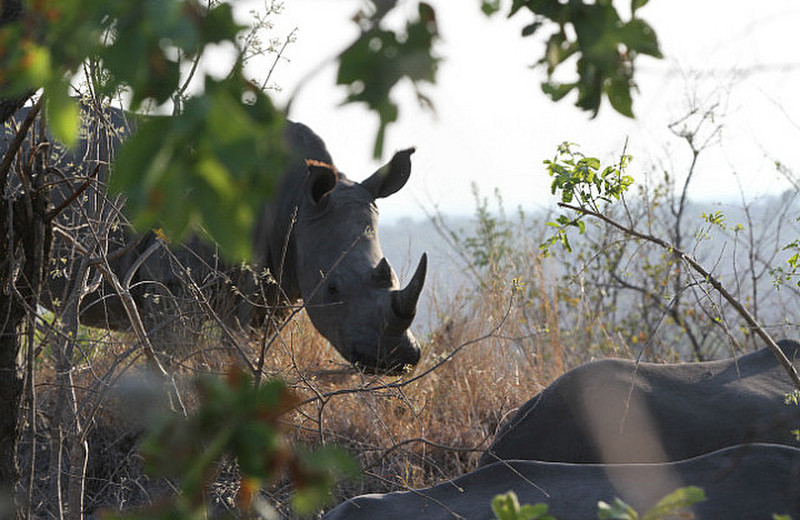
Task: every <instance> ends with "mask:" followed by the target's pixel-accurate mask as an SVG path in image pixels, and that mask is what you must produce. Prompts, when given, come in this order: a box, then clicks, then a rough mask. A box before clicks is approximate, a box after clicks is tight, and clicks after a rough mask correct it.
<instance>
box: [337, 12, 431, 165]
mask: <svg viewBox="0 0 800 520" xmlns="http://www.w3.org/2000/svg"><path fill="white" fill-rule="evenodd" d="M437 39H438V29H437V25H436V14H435V11H434V10H433V7H431V6H430V5H428V4H427V3H425V2H421V3H420V4H419V9H418V18H417V19H416V20H410V21H408V22H407V23H406V27H405V31H404V32H403V33H396V32H394V31H391V30H386V29H383V28H381V27H380V24H379V23H374V24H373V25H372V26H371V27H369V28H368V29H367V30H365V31H364V32H362V34H361V36H360V37H359V38H358V39H357V40H356V41H355V42H354V43H353V44H352V45H350V46H349V47H348V48H347V49H345V51H344V52H342V54H341V55H340V56H339V70H338V73H337V78H336V83H337V84H338V85H344V86H346V87H347V90H348V95H347V98H346V99H345V103H365V104H366V105H367V107H368V108H369V109H370V110H373V111H374V112H375V113H377V114H378V118H379V121H380V123H379V127H378V132H377V136H376V139H375V146H374V149H373V156H374V157H376V158H378V157H379V156H380V155H381V154H382V152H383V141H384V136H385V133H386V127H387V126H388V125H389V124H390V123H392V122H394V121H396V120H397V115H398V107H397V104H396V103H395V102H394V101H392V99H391V92H392V90H393V89H394V87H395V86H396V85H397V84H398V83H399V82H400V81H401V80H403V79H407V80H409V81H410V82H411V84H412V85H413V86H414V88H415V89H417V92H418V95H421V94H419V88H420V84H421V83H434V82H435V81H436V71H437V69H438V64H439V59H438V58H437V57H435V56H434V53H433V45H434V43H435V41H436V40H437Z"/></svg>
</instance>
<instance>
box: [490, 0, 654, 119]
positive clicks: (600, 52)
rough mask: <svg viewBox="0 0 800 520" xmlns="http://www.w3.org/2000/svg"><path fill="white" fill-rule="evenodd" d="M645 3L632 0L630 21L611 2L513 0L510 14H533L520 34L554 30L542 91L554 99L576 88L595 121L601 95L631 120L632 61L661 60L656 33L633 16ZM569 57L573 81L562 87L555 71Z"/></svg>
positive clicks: (493, 3)
mask: <svg viewBox="0 0 800 520" xmlns="http://www.w3.org/2000/svg"><path fill="white" fill-rule="evenodd" d="M647 1H648V0H632V1H631V18H630V19H629V20H623V19H622V17H621V16H620V14H619V12H618V11H617V9H616V7H614V3H613V1H612V0H597V1H583V0H577V1H576V0H570V1H568V2H564V1H561V0H514V1H513V3H512V7H511V11H510V13H509V16H513V15H514V14H516V13H517V12H518V11H520V10H522V9H525V10H527V11H529V12H530V13H532V14H533V15H534V21H533V22H532V23H530V24H529V25H527V26H525V27H524V28H523V29H522V36H532V35H534V34H535V33H537V32H538V31H539V29H540V28H542V27H543V26H550V27H552V26H555V30H554V31H553V32H552V33H551V34H550V36H549V37H548V39H547V42H546V45H545V52H544V56H543V57H542V58H541V59H540V60H539V61H538V63H539V64H540V65H544V66H545V67H546V69H547V80H546V81H544V82H543V83H542V90H543V91H544V93H545V94H547V95H548V96H550V97H551V98H552V99H553V101H559V100H561V99H562V98H564V97H565V96H566V95H567V94H569V93H570V92H572V91H573V90H574V91H576V92H577V94H578V99H577V101H576V103H575V105H576V106H577V107H579V108H581V109H583V110H586V111H589V112H591V113H592V117H594V116H596V115H597V113H598V111H599V110H600V104H601V101H602V98H603V96H605V97H606V98H607V99H608V101H609V102H610V103H611V106H612V107H613V108H614V110H616V111H617V112H619V113H620V114H623V115H625V116H628V117H633V98H632V95H631V91H632V90H634V89H635V88H636V83H635V80H634V70H635V67H634V64H635V60H636V58H637V56H639V55H640V54H643V55H647V56H651V57H654V58H661V57H662V55H661V50H660V49H659V44H658V38H657V36H656V33H655V31H654V30H653V28H652V27H650V25H649V24H648V23H647V22H645V21H644V20H642V19H641V18H638V17H637V14H638V10H639V8H641V7H643V6H644V5H645V4H647ZM482 8H483V10H484V12H485V13H487V14H493V13H494V12H497V10H499V1H498V0H484V1H483V2H482ZM573 57H576V58H577V59H576V63H575V72H576V76H577V79H575V80H574V81H571V82H566V83H562V82H559V81H557V80H555V79H554V75H555V72H556V70H558V69H559V68H560V67H561V65H563V64H564V63H566V62H567V61H568V60H570V58H573Z"/></svg>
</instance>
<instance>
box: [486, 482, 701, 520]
mask: <svg viewBox="0 0 800 520" xmlns="http://www.w3.org/2000/svg"><path fill="white" fill-rule="evenodd" d="M705 499H706V496H705V493H704V492H703V490H702V489H700V488H699V487H696V486H687V487H682V488H679V489H677V490H675V491H673V492H672V493H670V494H669V495H667V496H665V497H664V498H662V499H661V500H659V501H658V503H657V504H656V505H654V506H653V507H652V508H650V509H649V510H648V511H647V512H646V513H645V514H643V515H639V513H637V512H636V510H634V509H633V508H632V507H631V506H629V505H628V504H626V503H625V502H624V501H622V500H620V499H619V498H615V499H614V502H612V503H611V504H608V503H606V502H603V501H600V502H598V504H597V518H599V519H600V520H664V519H667V518H673V517H674V516H675V515H681V517H683V518H691V516H689V517H686V516H685V515H684V514H682V513H683V511H684V510H685V509H686V508H687V507H690V506H692V505H693V504H696V503H698V502H702V501H704V500H705ZM547 510H548V507H547V504H536V505H528V504H526V505H523V506H520V504H519V499H518V498H517V495H516V493H514V492H513V491H509V492H508V493H506V494H504V495H497V496H495V497H494V499H493V500H492V511H493V512H494V514H495V517H496V519H497V520H555V518H554V517H553V516H551V515H550V514H548V513H547Z"/></svg>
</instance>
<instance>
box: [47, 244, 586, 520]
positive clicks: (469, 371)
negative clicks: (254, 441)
mask: <svg viewBox="0 0 800 520" xmlns="http://www.w3.org/2000/svg"><path fill="white" fill-rule="evenodd" d="M523 257H524V258H522V259H521V260H520V261H511V260H512V258H511V257H507V258H506V259H505V260H504V261H503V262H502V263H498V264H496V265H494V266H493V267H492V268H491V269H487V270H486V271H485V278H484V279H483V280H482V281H481V282H480V283H477V284H474V285H471V286H470V287H462V288H461V289H460V290H459V291H457V293H456V294H455V296H453V297H449V296H448V297H441V296H440V295H439V293H438V292H437V290H436V287H435V286H432V287H429V288H428V289H427V290H426V293H425V294H424V296H423V297H425V298H429V300H430V304H431V308H432V309H433V315H434V316H435V318H434V320H433V325H432V327H431V332H430V333H429V334H427V335H426V336H425V337H421V338H419V340H420V343H421V346H422V349H423V353H422V360H421V362H420V364H419V365H418V366H417V367H415V368H414V369H413V370H411V371H409V372H407V373H406V374H404V375H403V376H401V377H384V376H379V375H371V374H366V373H362V372H359V371H357V370H356V369H354V368H352V367H351V366H350V365H348V364H347V363H346V362H344V360H343V359H342V358H341V357H340V356H339V355H338V353H336V351H335V350H334V349H333V348H332V347H331V346H330V345H328V344H327V342H326V341H325V340H324V339H323V338H322V337H321V336H320V335H319V334H318V333H317V332H316V330H315V329H314V327H313V326H312V324H311V323H310V321H309V319H308V316H307V315H306V314H305V313H304V312H300V313H298V314H297V315H296V316H295V317H294V318H293V319H292V320H291V321H290V322H288V323H287V324H286V325H285V326H284V327H283V328H282V329H281V330H280V332H279V333H278V334H277V335H276V336H274V337H272V336H268V337H263V338H257V337H251V338H249V339H248V340H245V339H244V338H242V341H240V342H239V348H240V349H241V350H240V351H236V350H235V349H232V348H231V347H222V346H221V341H220V335H219V332H218V331H216V330H215V329H214V327H213V326H210V327H209V326H208V325H207V324H206V325H205V326H203V327H202V328H201V329H199V330H198V331H196V332H197V333H196V334H194V337H195V342H196V343H195V344H193V345H191V346H185V347H184V348H181V349H178V350H180V351H181V352H183V353H184V354H181V356H179V357H176V358H175V359H173V361H172V363H171V365H170V366H171V367H172V369H173V370H174V373H175V377H176V381H177V383H176V384H177V386H178V388H179V393H180V394H181V395H182V401H183V404H184V405H185V406H186V407H187V408H189V409H191V407H192V406H193V405H194V403H195V398H196V396H195V395H193V386H192V384H191V380H192V378H193V376H194V375H196V374H197V373H200V372H202V373H208V372H211V373H219V374H223V373H224V372H225V370H226V367H228V366H229V365H231V364H241V363H242V356H245V357H247V358H248V359H249V360H250V362H251V364H252V365H253V366H258V365H259V364H261V365H262V366H263V377H265V378H272V377H278V378H281V379H283V380H284V381H286V382H287V383H288V384H289V385H290V387H291V388H293V389H294V391H295V392H296V393H297V394H298V396H299V397H300V399H301V404H300V406H298V408H297V409H296V410H295V411H294V412H293V413H291V414H290V415H288V416H287V417H286V428H287V433H288V436H289V437H290V438H291V439H292V441H294V442H297V443H302V444H305V445H320V444H335V445H338V446H340V447H343V448H345V449H346V450H347V451H348V452H349V453H351V454H352V455H353V456H354V457H355V458H357V459H358V460H359V462H360V464H361V467H362V470H363V471H362V478H361V479H357V480H351V481H347V482H343V483H341V484H340V485H339V486H338V487H337V488H336V489H335V490H334V493H333V497H332V502H333V503H336V502H338V501H341V500H343V499H345V498H347V497H350V496H353V495H356V494H361V493H367V492H383V491H390V490H398V489H413V488H422V487H427V486H431V485H434V484H437V483H440V482H444V481H447V480H449V479H452V478H454V477H457V476H459V475H461V474H463V473H466V472H468V471H470V470H472V469H474V468H475V467H476V464H477V461H478V458H479V457H480V453H481V451H482V450H483V449H485V448H486V447H488V445H489V443H490V442H491V439H492V437H493V435H494V433H495V431H496V430H497V428H498V426H499V425H500V424H501V423H502V421H503V420H504V419H505V418H507V417H508V416H509V415H510V414H512V413H513V412H514V411H515V410H516V408H517V407H519V406H520V405H521V404H522V403H524V402H525V401H527V400H528V399H530V398H531V397H533V396H534V395H535V394H536V393H538V392H539V391H540V390H542V389H543V388H544V387H545V386H546V385H547V384H549V383H550V382H551V381H552V380H553V379H555V378H557V377H558V376H559V375H561V374H562V373H563V372H564V371H565V370H568V369H569V368H571V367H572V366H575V365H576V364H579V363H581V362H583V361H586V360H588V359H590V358H591V357H593V356H596V355H598V352H597V350H596V349H592V348H589V347H588V346H586V345H583V346H582V345H581V344H580V342H579V341H576V339H577V338H578V335H577V334H575V333H574V331H572V332H570V330H569V327H571V324H569V323H566V322H565V319H564V317H562V315H561V314H562V310H563V309H565V308H568V309H572V311H574V309H575V305H574V303H571V300H569V299H568V298H567V296H565V293H564V292H563V291H559V290H558V289H557V287H556V285H555V284H553V283H551V282H550V281H549V277H548V276H547V275H545V274H544V273H545V272H546V269H545V267H544V264H543V260H542V258H541V257H539V256H538V253H531V252H530V250H528V251H527V252H526V254H525V255H523ZM575 314H576V313H575V312H570V313H569V315H570V316H574V315H575ZM570 319H573V318H570ZM567 321H569V320H567ZM588 322H591V320H588ZM134 343H135V342H134V340H133V338H132V337H129V336H126V335H120V334H109V333H107V332H105V331H93V330H91V329H87V332H86V345H87V346H92V348H91V349H89V348H88V347H87V349H86V355H85V356H84V359H83V360H82V362H79V363H77V364H76V370H75V381H76V392H77V395H78V402H84V401H86V402H88V401H89V400H90V399H89V398H97V397H98V396H100V399H94V402H100V403H101V404H100V406H98V407H93V408H91V409H86V410H83V412H82V413H83V420H84V423H85V424H86V426H87V428H88V429H89V431H90V434H89V436H88V437H87V438H88V442H89V451H90V456H89V475H88V478H89V483H88V485H87V493H88V494H90V495H91V496H90V498H89V499H88V500H87V504H88V506H89V507H90V508H95V507H111V508H117V507H130V506H135V505H141V504H145V503H148V502H152V501H153V500H156V499H157V497H159V496H162V495H164V494H169V493H171V492H174V489H173V486H174V485H175V483H172V484H171V483H169V482H164V481H159V480H157V479H151V478H150V477H147V476H146V475H145V474H144V473H143V469H142V467H143V465H142V460H141V457H140V456H139V455H138V451H137V439H140V438H141V436H142V434H143V430H144V428H145V422H146V421H144V419H143V415H144V412H143V411H142V410H143V409H144V408H146V406H145V405H144V404H143V403H142V402H137V401H136V399H140V400H141V399H144V400H145V401H146V400H148V399H149V400H162V401H166V399H164V396H157V397H155V398H154V397H153V396H152V392H151V393H148V391H145V392H144V394H143V395H144V397H138V398H137V397H136V395H128V394H130V392H131V388H133V389H134V391H133V394H135V393H136V388H137V386H136V384H134V385H131V381H136V380H138V379H139V378H143V377H144V376H143V373H144V369H143V365H144V360H143V359H141V358H140V354H139V351H138V350H137V349H136V348H135V345H134ZM189 347H191V348H189ZM262 352H263V353H264V358H263V360H261V359H260V357H261V354H262ZM42 359H44V360H46V359H47V357H46V356H43V357H42ZM53 379H54V372H53V368H52V366H51V365H50V364H49V363H48V362H46V361H44V362H42V363H41V364H40V365H39V367H38V374H37V377H36V380H37V384H38V388H39V389H40V392H39V394H40V396H41V398H40V400H39V407H40V409H42V413H43V415H47V414H48V413H51V412H52V410H47V408H48V406H50V403H51V401H49V398H48V396H49V395H50V388H51V387H52V384H53ZM120 381H122V382H124V384H123V385H122V386H123V388H124V390H123V391H117V390H113V389H111V388H110V387H112V386H115V385H119V383H120ZM126 392H127V393H126ZM101 394H102V395H101ZM45 422H46V421H45ZM46 431H47V428H46V424H44V423H43V425H42V427H41V428H40V432H43V433H44V432H46ZM51 441H52V440H48V441H47V442H46V443H44V442H43V443H41V444H40V447H41V445H43V444H46V445H48V446H53V449H56V445H55V444H53V443H52V442H51ZM56 444H57V443H56ZM52 457H53V455H52V452H51V456H50V459H51V462H50V464H52ZM40 463H42V462H41V460H40ZM43 471H44V470H43ZM46 491H47V490H44V491H43V494H45V495H46V494H47V493H46ZM236 491H237V487H236V478H235V465H231V463H230V461H227V462H222V463H221V464H220V476H219V478H218V479H217V481H216V482H215V484H214V485H213V486H212V497H214V498H213V500H212V502H216V504H217V507H220V508H223V509H228V508H231V507H233V504H234V502H235V496H236ZM264 493H265V494H266V496H267V498H268V500H269V501H270V502H271V503H272V504H273V505H275V506H276V507H277V509H278V510H279V511H281V512H282V513H283V514H285V515H287V516H290V515H291V512H290V508H289V505H288V503H289V502H288V501H289V497H290V494H291V489H290V488H289V486H288V484H287V483H286V482H284V481H279V482H275V483H273V485H271V486H270V487H269V488H268V489H265V490H264ZM51 509H52V508H51Z"/></svg>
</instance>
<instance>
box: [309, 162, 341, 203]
mask: <svg viewBox="0 0 800 520" xmlns="http://www.w3.org/2000/svg"><path fill="white" fill-rule="evenodd" d="M306 166H307V167H308V178H307V179H306V192H307V193H308V198H309V199H311V202H313V203H314V204H320V203H321V202H323V201H324V200H325V197H327V196H328V194H329V193H330V192H332V191H333V189H334V188H335V187H336V183H337V182H338V181H339V174H338V173H337V172H336V168H335V167H334V166H332V165H330V164H327V163H324V162H320V161H313V160H311V159H307V160H306Z"/></svg>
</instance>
